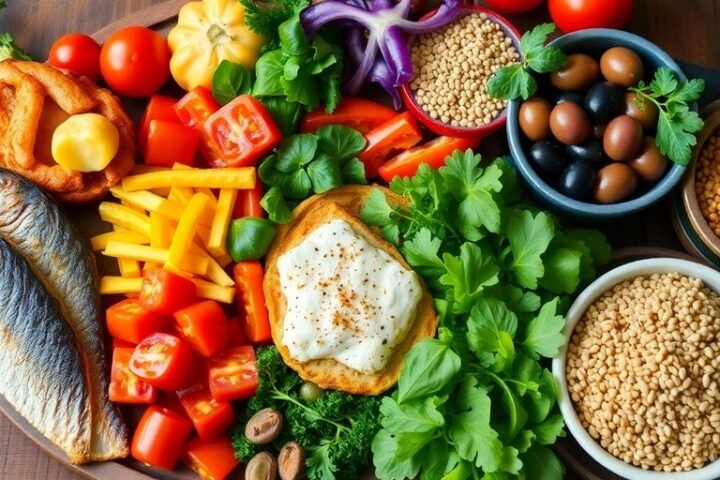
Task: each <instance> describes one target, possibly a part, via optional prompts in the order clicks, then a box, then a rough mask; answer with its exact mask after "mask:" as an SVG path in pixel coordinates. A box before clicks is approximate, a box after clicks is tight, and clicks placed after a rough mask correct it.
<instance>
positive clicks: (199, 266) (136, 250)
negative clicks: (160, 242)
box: [102, 240, 209, 275]
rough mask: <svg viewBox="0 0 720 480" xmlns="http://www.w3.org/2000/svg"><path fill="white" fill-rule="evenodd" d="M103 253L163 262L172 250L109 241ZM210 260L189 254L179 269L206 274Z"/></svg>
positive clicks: (109, 255) (144, 260) (110, 255)
mask: <svg viewBox="0 0 720 480" xmlns="http://www.w3.org/2000/svg"><path fill="white" fill-rule="evenodd" d="M102 253H103V255H106V256H108V257H115V258H126V259H131V260H139V261H143V262H152V263H157V264H163V263H166V262H167V261H168V258H169V256H170V251H169V250H167V249H164V248H157V247H151V246H147V245H135V244H132V243H123V242H117V241H114V240H112V241H110V242H108V244H107V246H106V247H105V250H103V252H102ZM208 267H209V261H208V259H207V258H204V257H202V256H199V255H194V254H189V255H186V256H184V257H183V258H182V260H181V262H180V266H179V267H178V269H180V270H183V271H186V272H188V273H193V274H198V275H205V274H206V273H207V271H208Z"/></svg>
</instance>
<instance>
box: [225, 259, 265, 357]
mask: <svg viewBox="0 0 720 480" xmlns="http://www.w3.org/2000/svg"><path fill="white" fill-rule="evenodd" d="M233 273H234V274H235V285H236V289H237V299H238V304H239V305H238V307H239V308H240V312H241V313H242V314H244V319H245V334H246V335H247V337H248V339H250V341H251V342H256V343H258V342H266V341H268V340H270V339H271V338H272V335H271V333H270V320H269V319H268V311H267V307H266V306H265V293H264V292H263V279H264V277H265V274H264V273H263V267H262V265H261V264H260V262H258V261H254V260H251V261H246V262H239V263H238V264H237V265H235V269H234V271H233Z"/></svg>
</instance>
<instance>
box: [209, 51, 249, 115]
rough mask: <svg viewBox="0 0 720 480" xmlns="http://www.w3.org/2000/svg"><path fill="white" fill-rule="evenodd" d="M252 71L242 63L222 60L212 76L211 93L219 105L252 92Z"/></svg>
mask: <svg viewBox="0 0 720 480" xmlns="http://www.w3.org/2000/svg"><path fill="white" fill-rule="evenodd" d="M252 85H253V73H252V71H250V70H249V69H248V68H247V67H245V66H244V65H240V64H237V63H232V62H230V61H228V60H223V61H222V62H220V65H218V66H217V68H216V69H215V72H214V73H213V77H212V93H213V97H215V100H217V101H218V103H220V104H221V105H225V104H226V103H229V102H230V101H231V100H232V99H234V98H235V97H237V96H239V95H245V94H250V93H251V92H252Z"/></svg>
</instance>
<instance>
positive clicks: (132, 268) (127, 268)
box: [113, 225, 142, 278]
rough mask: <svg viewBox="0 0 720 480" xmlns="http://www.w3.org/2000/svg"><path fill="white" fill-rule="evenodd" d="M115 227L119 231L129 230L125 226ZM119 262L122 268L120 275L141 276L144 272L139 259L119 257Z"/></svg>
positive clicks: (119, 266)
mask: <svg viewBox="0 0 720 480" xmlns="http://www.w3.org/2000/svg"><path fill="white" fill-rule="evenodd" d="M113 229H114V230H115V231H116V232H119V233H122V232H126V231H127V230H125V229H124V228H123V227H119V226H117V225H113ZM117 262H118V270H120V276H122V277H128V278H138V277H140V274H141V273H142V269H141V268H140V262H139V261H137V260H135V259H133V258H118V259H117Z"/></svg>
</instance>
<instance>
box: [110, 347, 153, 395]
mask: <svg viewBox="0 0 720 480" xmlns="http://www.w3.org/2000/svg"><path fill="white" fill-rule="evenodd" d="M132 354H133V349H132V348H115V349H113V355H112V367H110V391H109V392H108V393H109V395H108V397H109V398H110V401H111V402H116V403H154V402H155V400H156V399H157V390H156V389H155V387H153V386H152V385H150V384H149V383H147V382H145V381H144V380H142V379H141V378H140V377H138V376H137V375H135V374H134V373H133V372H131V371H130V357H131V356H132Z"/></svg>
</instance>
